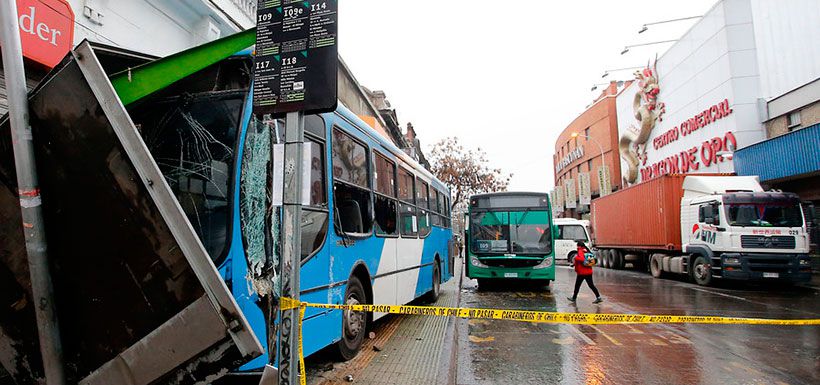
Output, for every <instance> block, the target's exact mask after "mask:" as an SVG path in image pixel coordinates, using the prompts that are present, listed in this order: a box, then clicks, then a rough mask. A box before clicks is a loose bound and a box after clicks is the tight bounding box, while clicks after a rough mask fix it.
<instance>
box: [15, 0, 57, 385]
mask: <svg viewBox="0 0 820 385" xmlns="http://www.w3.org/2000/svg"><path fill="white" fill-rule="evenodd" d="M3 3H4V4H3V5H0V35H2V36H0V38H2V41H0V50H2V51H3V67H4V69H5V74H4V75H5V78H6V91H7V93H8V101H9V119H10V122H11V142H12V147H13V149H14V167H15V170H16V172H17V189H18V192H19V195H20V210H21V211H22V217H23V223H22V225H23V234H24V235H25V239H26V253H27V255H28V267H29V274H30V276H31V292H32V296H33V302H34V312H35V315H36V318H37V334H38V336H39V339H40V355H41V356H42V359H43V370H44V371H45V376H46V382H47V383H48V384H49V385H63V384H64V383H65V373H64V371H63V351H62V345H61V342H60V327H59V323H58V322H57V312H56V309H55V305H54V288H53V287H52V283H51V274H50V272H49V264H48V252H47V248H46V234H45V224H44V222H43V213H42V206H41V204H42V199H41V197H40V188H39V183H38V181H37V170H36V168H35V167H36V163H35V160H34V145H33V142H32V134H31V126H30V125H29V114H28V89H27V88H26V74H25V70H24V69H23V47H22V45H21V43H20V29H19V27H18V24H17V22H18V21H17V2H16V1H13V0H8V1H4V2H3Z"/></svg>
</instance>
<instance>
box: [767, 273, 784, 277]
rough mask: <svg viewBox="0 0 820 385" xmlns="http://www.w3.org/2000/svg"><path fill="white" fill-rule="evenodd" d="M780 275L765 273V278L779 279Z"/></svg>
mask: <svg viewBox="0 0 820 385" xmlns="http://www.w3.org/2000/svg"><path fill="white" fill-rule="evenodd" d="M779 277H780V274H779V273H763V278H779Z"/></svg>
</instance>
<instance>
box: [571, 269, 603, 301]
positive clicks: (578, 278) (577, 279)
mask: <svg viewBox="0 0 820 385" xmlns="http://www.w3.org/2000/svg"><path fill="white" fill-rule="evenodd" d="M584 281H587V285H589V288H590V289H592V292H593V293H595V298H598V297H600V296H601V294H599V293H598V289H597V288H596V287H595V284H594V283H592V274H590V275H577V276H575V292H573V293H572V299H575V298H578V290H581V283H582V282H584Z"/></svg>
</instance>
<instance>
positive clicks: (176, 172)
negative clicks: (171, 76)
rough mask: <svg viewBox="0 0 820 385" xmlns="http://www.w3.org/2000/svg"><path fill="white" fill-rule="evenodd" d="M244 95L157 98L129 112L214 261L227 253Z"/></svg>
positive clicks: (214, 93) (210, 94)
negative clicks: (231, 198) (231, 200)
mask: <svg viewBox="0 0 820 385" xmlns="http://www.w3.org/2000/svg"><path fill="white" fill-rule="evenodd" d="M245 94H246V92H245V91H221V92H203V93H199V94H187V93H185V94H181V95H178V96H170V97H162V98H155V99H153V100H151V101H150V102H149V103H143V104H142V105H140V106H139V107H137V108H136V109H135V110H134V111H133V112H132V114H131V115H132V117H134V121H135V123H136V124H137V126H138V128H139V130H140V134H141V135H142V137H143V140H144V141H145V144H146V145H147V146H148V149H149V150H150V151H151V154H152V155H153V157H154V160H155V161H156V162H157V165H158V166H159V168H160V170H161V171H162V174H163V175H164V176H165V180H166V181H167V183H168V185H169V186H170V187H171V189H172V190H173V192H174V194H175V195H176V198H177V200H178V201H179V204H180V206H182V209H183V211H184V212H185V214H186V216H187V217H188V220H189V221H190V222H191V224H192V225H193V227H194V230H195V231H196V232H197V234H198V235H199V237H200V240H201V241H202V244H203V245H204V246H205V250H206V251H207V252H208V254H209V255H210V256H211V258H212V259H214V260H215V261H218V260H220V259H221V258H222V257H223V256H224V255H225V254H227V243H228V235H229V233H230V220H231V217H230V204H229V199H230V197H231V192H232V189H231V186H230V181H231V180H232V177H231V176H232V170H233V169H234V167H235V159H234V157H235V147H236V141H237V133H238V127H239V121H240V115H241V112H242V106H243V102H244V97H245Z"/></svg>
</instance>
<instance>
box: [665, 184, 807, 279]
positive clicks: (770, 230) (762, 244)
mask: <svg viewBox="0 0 820 385" xmlns="http://www.w3.org/2000/svg"><path fill="white" fill-rule="evenodd" d="M683 190H684V193H683V199H682V200H681V242H682V248H683V252H684V253H685V254H688V255H689V258H687V259H681V260H677V259H673V260H672V261H670V262H673V263H675V262H676V263H680V264H681V266H679V267H677V268H675V267H671V270H673V271H674V270H683V271H686V270H688V271H689V272H690V274H691V275H692V278H694V279H695V281H696V282H698V283H700V284H708V283H709V282H710V281H711V279H712V277H714V276H716V277H723V278H730V279H765V278H779V279H790V278H797V277H800V276H801V275H810V274H811V269H810V266H809V263H810V262H809V257H808V252H809V236H808V232H807V231H806V224H805V221H804V215H803V210H802V208H801V205H800V200H799V198H798V197H797V195H795V194H792V193H784V192H775V191H769V192H764V191H763V188H762V187H761V186H760V183H759V182H758V179H757V177H755V176H725V177H723V176H721V177H715V176H709V177H698V176H688V177H686V179H685V180H684V182H683ZM684 264H685V265H687V266H683V265H684ZM798 280H800V279H798Z"/></svg>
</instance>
